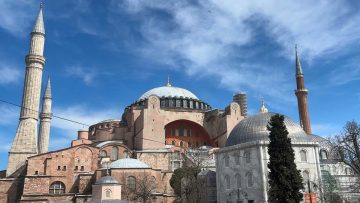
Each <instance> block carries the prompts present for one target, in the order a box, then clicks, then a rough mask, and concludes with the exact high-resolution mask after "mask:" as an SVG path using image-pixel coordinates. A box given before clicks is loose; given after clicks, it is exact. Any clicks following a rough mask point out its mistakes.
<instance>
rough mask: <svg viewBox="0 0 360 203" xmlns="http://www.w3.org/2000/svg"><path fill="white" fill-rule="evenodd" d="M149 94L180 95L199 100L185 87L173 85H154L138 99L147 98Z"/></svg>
mask: <svg viewBox="0 0 360 203" xmlns="http://www.w3.org/2000/svg"><path fill="white" fill-rule="evenodd" d="M150 95H156V96H158V97H178V98H180V97H182V98H189V99H195V100H199V99H198V97H197V96H195V94H194V93H192V92H190V91H189V90H187V89H184V88H181V87H173V86H163V87H156V88H153V89H151V90H149V91H147V92H145V93H144V94H143V95H141V97H140V98H139V99H138V101H139V100H144V99H147V98H149V96H150Z"/></svg>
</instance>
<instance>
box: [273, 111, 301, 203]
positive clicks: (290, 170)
mask: <svg viewBox="0 0 360 203" xmlns="http://www.w3.org/2000/svg"><path fill="white" fill-rule="evenodd" d="M267 129H268V131H270V135H269V139H270V144H269V147H268V154H269V155H270V162H269V164H268V168H269V169H270V172H269V185H270V188H269V202H270V203H275V202H276V203H278V202H282V203H298V202H300V201H301V200H302V199H303V194H302V193H301V192H300V190H301V189H304V186H303V184H302V177H301V175H300V171H299V170H297V169H296V164H295V162H294V160H295V155H294V150H293V148H292V147H291V140H290V138H288V134H289V133H288V131H287V129H286V126H285V124H284V116H282V115H279V114H276V115H274V116H272V117H271V120H270V122H269V125H268V126H267Z"/></svg>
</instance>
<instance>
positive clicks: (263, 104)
mask: <svg viewBox="0 0 360 203" xmlns="http://www.w3.org/2000/svg"><path fill="white" fill-rule="evenodd" d="M267 112H269V111H268V109H267V108H266V106H265V100H264V97H263V98H262V99H261V108H260V113H267Z"/></svg>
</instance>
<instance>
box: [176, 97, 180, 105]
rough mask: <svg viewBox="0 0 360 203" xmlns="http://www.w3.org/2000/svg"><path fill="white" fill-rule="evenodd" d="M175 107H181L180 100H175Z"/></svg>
mask: <svg viewBox="0 0 360 203" xmlns="http://www.w3.org/2000/svg"><path fill="white" fill-rule="evenodd" d="M176 107H181V106H180V99H177V100H176Z"/></svg>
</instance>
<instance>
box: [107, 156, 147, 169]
mask: <svg viewBox="0 0 360 203" xmlns="http://www.w3.org/2000/svg"><path fill="white" fill-rule="evenodd" d="M110 168H112V169H113V168H114V169H116V168H117V169H129V168H150V167H149V166H148V165H147V164H146V163H144V162H142V161H140V160H138V159H131V158H125V159H119V160H117V161H114V162H112V163H111V164H110Z"/></svg>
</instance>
